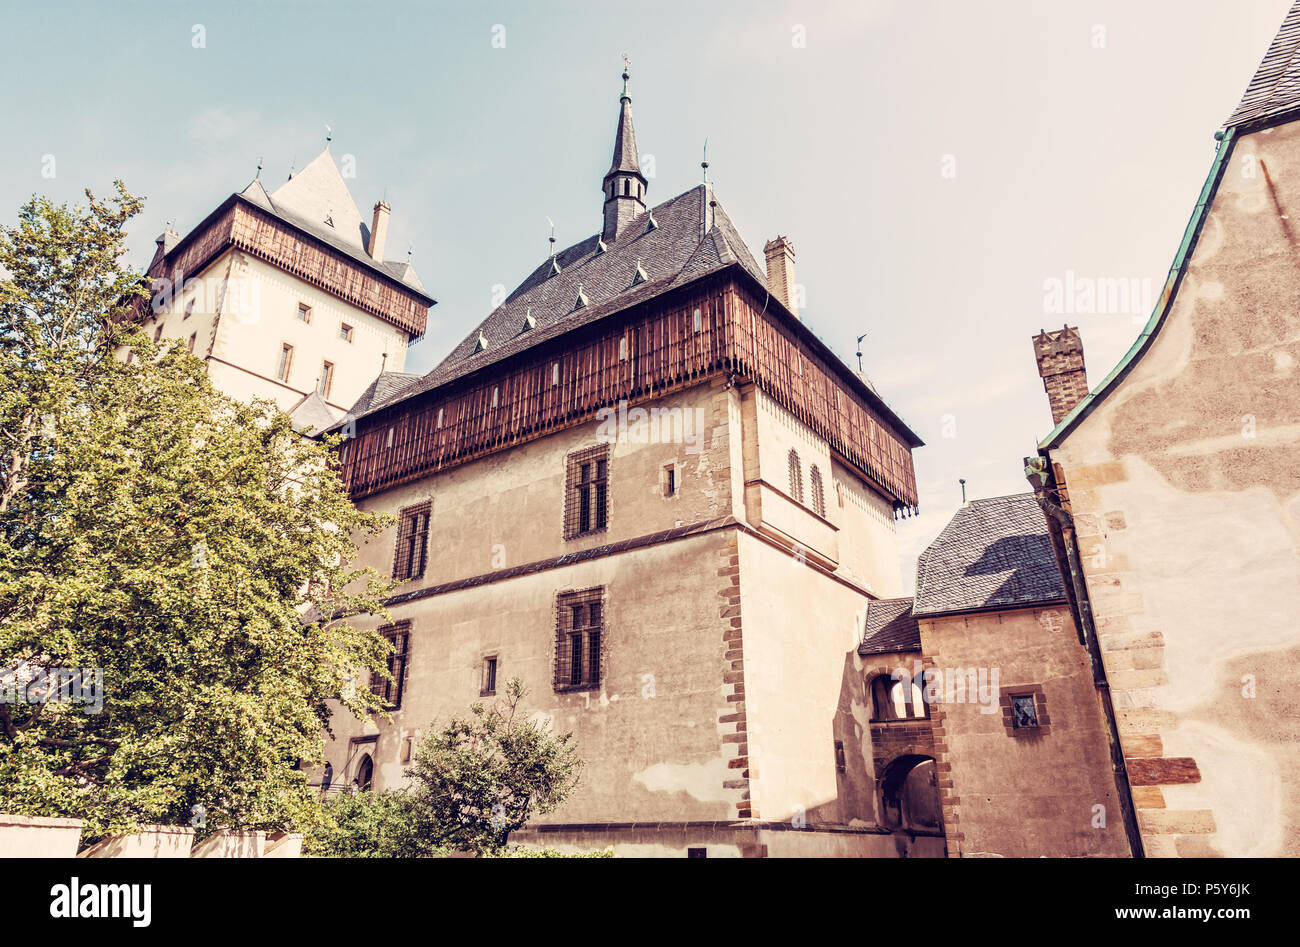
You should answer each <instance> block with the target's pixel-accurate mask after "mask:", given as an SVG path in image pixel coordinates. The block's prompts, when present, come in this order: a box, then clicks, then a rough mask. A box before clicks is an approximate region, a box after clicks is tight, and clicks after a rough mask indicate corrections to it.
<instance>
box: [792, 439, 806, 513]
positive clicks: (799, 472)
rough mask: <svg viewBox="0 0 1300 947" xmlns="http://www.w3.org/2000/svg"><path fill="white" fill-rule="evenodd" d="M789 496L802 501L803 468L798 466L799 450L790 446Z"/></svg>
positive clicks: (799, 501)
mask: <svg viewBox="0 0 1300 947" xmlns="http://www.w3.org/2000/svg"><path fill="white" fill-rule="evenodd" d="M789 461H790V496H791V498H793V499H794V500H795V501H796V502H798V503H802V502H803V468H802V467H800V466H799V452H798V451H796V450H794V449H793V448H791V450H790V455H789Z"/></svg>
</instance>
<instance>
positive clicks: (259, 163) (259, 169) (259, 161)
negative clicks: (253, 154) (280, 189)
mask: <svg viewBox="0 0 1300 947" xmlns="http://www.w3.org/2000/svg"><path fill="white" fill-rule="evenodd" d="M261 176H262V156H261V155H258V156H257V173H256V174H255V175H253V180H254V181H256V180H257V179H258V178H260V177H261Z"/></svg>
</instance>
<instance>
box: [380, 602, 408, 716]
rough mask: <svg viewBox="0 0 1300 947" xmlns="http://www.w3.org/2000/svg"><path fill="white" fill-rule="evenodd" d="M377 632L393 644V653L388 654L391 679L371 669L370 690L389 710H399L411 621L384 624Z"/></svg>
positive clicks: (404, 681) (404, 679) (404, 678)
mask: <svg viewBox="0 0 1300 947" xmlns="http://www.w3.org/2000/svg"><path fill="white" fill-rule="evenodd" d="M379 633H380V634H381V635H383V636H384V638H385V640H387V641H388V643H389V644H391V645H392V646H393V653H392V654H390V655H389V656H388V673H389V674H391V675H393V679H392V680H391V681H390V680H388V679H386V678H384V677H383V676H382V675H379V674H376V673H374V672H373V671H372V672H371V674H370V690H371V691H372V692H373V693H374V695H375V696H376V697H378V698H379V699H380V700H382V701H383V702H384V706H385V707H387V708H388V709H389V710H400V709H401V706H402V685H403V684H405V683H406V657H407V645H408V642H409V641H410V637H411V623H410V621H399V622H397V623H396V624H393V625H384V626H383V627H382V628H380V629H379Z"/></svg>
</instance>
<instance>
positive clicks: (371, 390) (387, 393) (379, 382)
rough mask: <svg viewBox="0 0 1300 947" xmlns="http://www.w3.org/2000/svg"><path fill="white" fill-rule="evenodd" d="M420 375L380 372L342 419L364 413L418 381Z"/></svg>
mask: <svg viewBox="0 0 1300 947" xmlns="http://www.w3.org/2000/svg"><path fill="white" fill-rule="evenodd" d="M420 377H421V376H419V375H414V374H411V373H409V372H380V373H379V375H378V376H376V378H375V380H374V381H372V382H371V383H370V384H369V385H368V386H366V390H365V391H363V392H361V394H360V396H358V398H357V400H356V403H355V404H354V405H352V407H351V408H349V409H348V413H347V414H346V415H344V416H343V418H342V419H341V420H343V421H346V420H350V419H351V418H354V417H358V416H359V415H362V414H364V413H365V412H366V410H367V409H369V407H370V406H371V405H372V404H378V403H379V402H381V401H384V400H386V399H387V398H391V397H392V396H393V395H394V394H396V393H397V392H399V391H401V390H402V389H403V388H405V387H406V386H407V385H410V384H412V383H413V382H416V381H418V380H419V379H420Z"/></svg>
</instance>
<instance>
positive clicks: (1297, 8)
mask: <svg viewBox="0 0 1300 947" xmlns="http://www.w3.org/2000/svg"><path fill="white" fill-rule="evenodd" d="M1297 108H1300V0H1296V2H1294V3H1292V4H1291V9H1290V10H1288V11H1287V15H1286V16H1285V17H1284V18H1283V20H1282V25H1281V26H1280V27H1279V28H1278V31H1277V35H1276V36H1274V37H1273V42H1272V43H1271V44H1270V45H1269V47H1268V52H1266V53H1265V54H1264V58H1263V60H1261V61H1260V64H1259V68H1258V69H1256V70H1255V75H1254V77H1253V78H1252V79H1251V80H1250V85H1248V86H1247V87H1246V91H1245V93H1244V94H1243V95H1242V97H1241V102H1240V104H1238V105H1237V109H1236V111H1234V112H1233V113H1232V115H1230V116H1229V117H1228V120H1227V121H1226V122H1224V123H1223V124H1224V127H1225V128H1230V127H1234V126H1237V125H1246V124H1251V123H1254V122H1257V121H1260V120H1262V119H1268V118H1272V117H1274V116H1277V115H1281V114H1283V113H1284V112H1290V111H1292V110H1294V109H1297Z"/></svg>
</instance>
